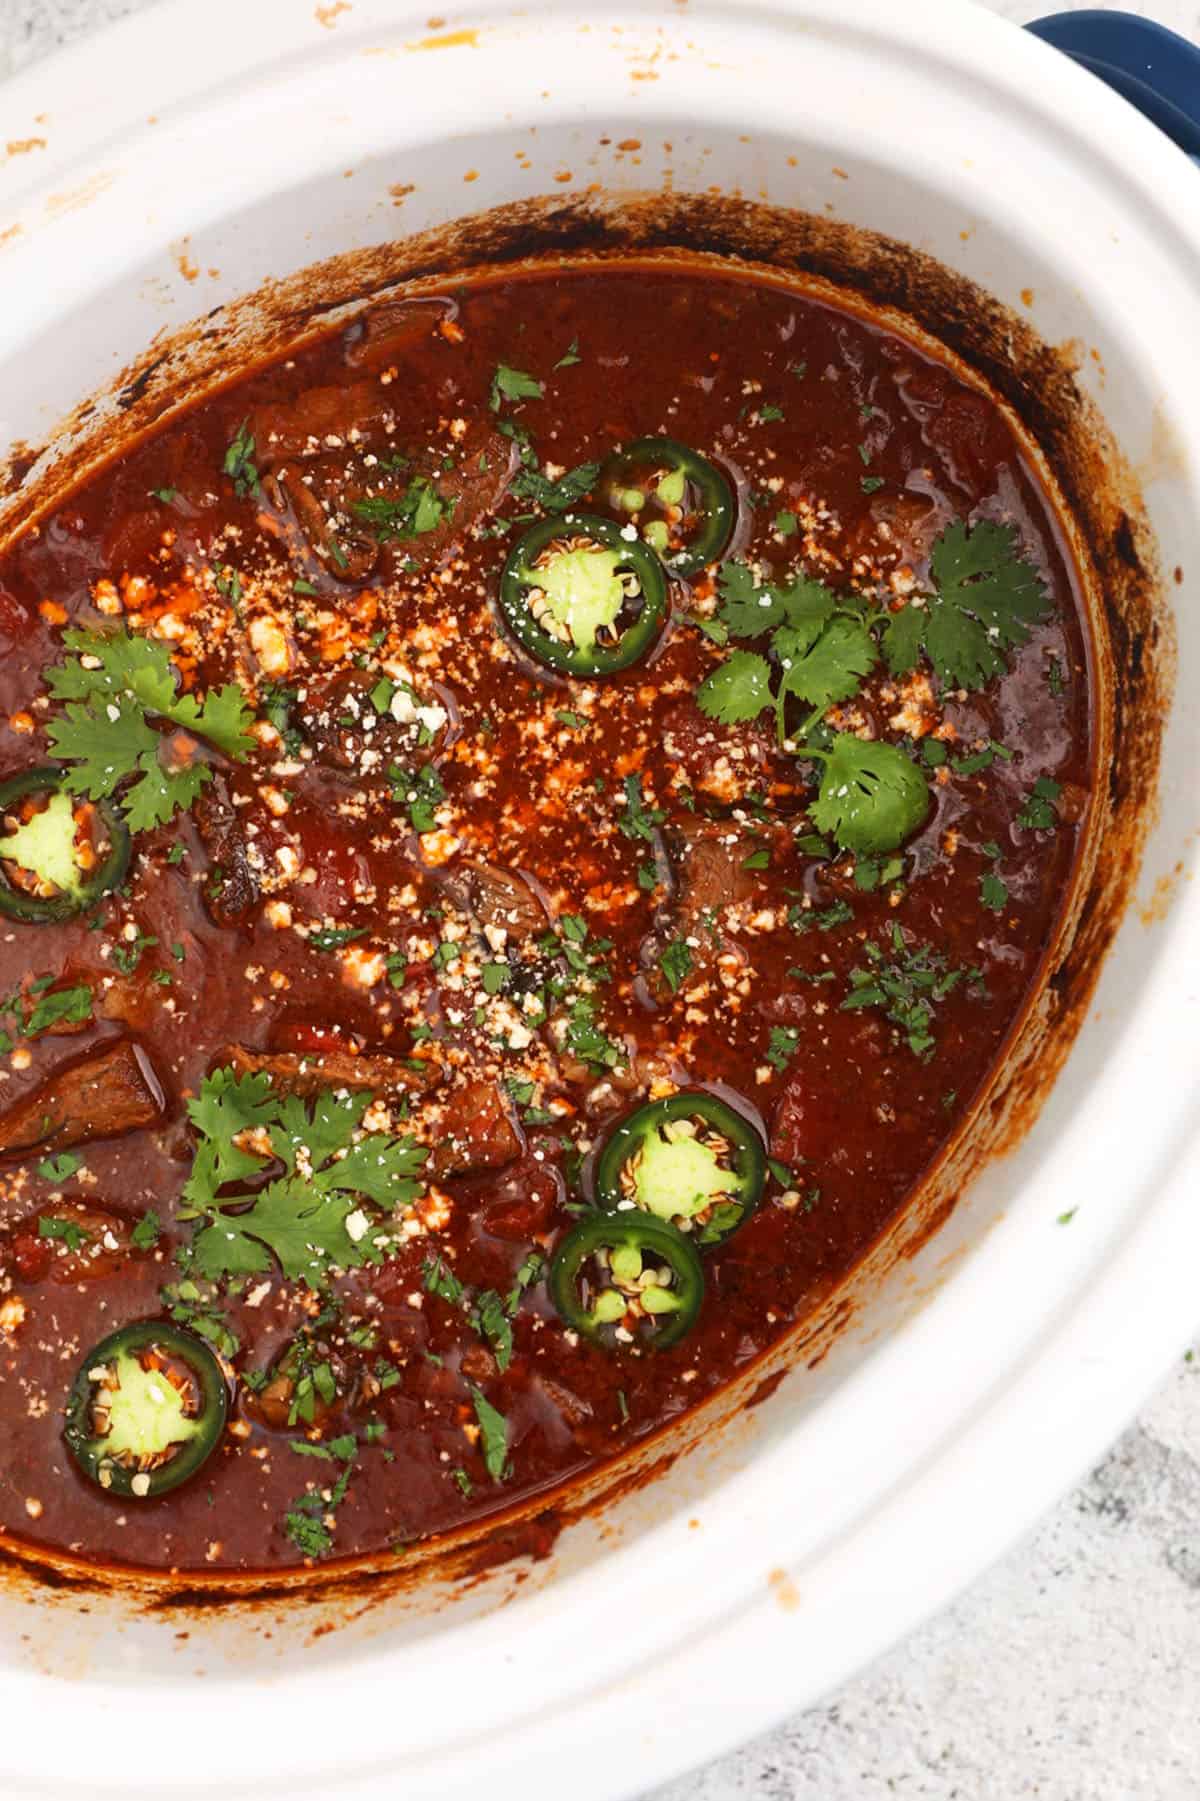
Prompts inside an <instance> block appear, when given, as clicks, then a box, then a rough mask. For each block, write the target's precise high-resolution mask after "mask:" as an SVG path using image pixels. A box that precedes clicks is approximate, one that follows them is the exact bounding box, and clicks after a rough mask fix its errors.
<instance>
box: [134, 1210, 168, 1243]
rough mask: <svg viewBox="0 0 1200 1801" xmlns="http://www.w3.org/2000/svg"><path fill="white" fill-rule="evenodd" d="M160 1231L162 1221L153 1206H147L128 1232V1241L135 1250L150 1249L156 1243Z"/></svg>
mask: <svg viewBox="0 0 1200 1801" xmlns="http://www.w3.org/2000/svg"><path fill="white" fill-rule="evenodd" d="M161 1231H162V1221H161V1220H160V1219H159V1217H158V1214H157V1213H156V1212H155V1211H154V1208H153V1207H148V1208H147V1209H146V1211H145V1213H143V1215H142V1217H141V1219H139V1221H138V1223H137V1225H136V1226H135V1227H134V1228H133V1231H132V1232H131V1233H130V1234H129V1242H130V1244H131V1245H132V1246H133V1248H134V1250H135V1251H152V1250H153V1249H154V1247H155V1245H156V1244H157V1243H158V1236H159V1233H160V1232H161Z"/></svg>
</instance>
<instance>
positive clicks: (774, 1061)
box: [766, 1026, 800, 1075]
mask: <svg viewBox="0 0 1200 1801" xmlns="http://www.w3.org/2000/svg"><path fill="white" fill-rule="evenodd" d="M799 1043H800V1033H799V1031H798V1029H797V1028H796V1027H795V1026H772V1027H771V1039H770V1043H769V1044H768V1046H767V1053H766V1056H767V1062H768V1063H769V1064H770V1065H771V1067H772V1069H775V1070H778V1072H779V1074H780V1075H782V1074H783V1073H784V1071H785V1070H786V1068H787V1066H788V1064H789V1063H790V1062H791V1060H792V1058H793V1057H794V1056H795V1054H796V1049H797V1046H798V1045H799Z"/></svg>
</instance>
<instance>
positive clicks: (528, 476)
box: [510, 463, 600, 513]
mask: <svg viewBox="0 0 1200 1801" xmlns="http://www.w3.org/2000/svg"><path fill="white" fill-rule="evenodd" d="M599 473H600V465H599V463H580V464H579V466H578V468H576V469H568V470H567V473H566V474H565V475H562V476H560V477H559V478H558V480H557V481H551V480H550V479H549V477H548V476H545V475H543V474H542V473H541V470H540V469H538V468H537V467H536V466H535V467H533V468H529V469H518V471H517V473H516V475H515V476H514V477H513V481H512V488H511V490H510V492H511V493H512V494H513V495H514V496H515V498H516V499H517V500H528V501H530V502H532V504H533V505H534V506H539V507H543V508H544V509H545V511H546V512H548V513H565V512H566V510H567V508H568V507H571V506H574V505H575V503H576V502H577V501H579V500H582V498H583V496H584V495H585V494H586V493H587V492H588V489H589V488H593V487H594V486H595V485H596V477H597V476H598V475H599Z"/></svg>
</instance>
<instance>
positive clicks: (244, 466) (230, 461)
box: [221, 419, 258, 500]
mask: <svg viewBox="0 0 1200 1801" xmlns="http://www.w3.org/2000/svg"><path fill="white" fill-rule="evenodd" d="M255 455H256V447H255V443H254V439H253V437H252V436H251V434H250V422H249V420H248V419H243V420H242V423H241V424H240V425H239V426H238V428H237V431H236V433H235V434H234V437H233V439H232V441H231V442H230V445H229V448H228V449H227V450H226V452H225V460H224V462H223V463H222V464H221V471H222V473H223V474H224V475H227V476H228V477H229V479H230V481H231V482H232V483H233V491H234V493H235V494H236V495H237V497H238V499H239V500H244V499H245V497H246V495H247V494H254V493H256V492H257V491H258V470H257V469H256V468H255V466H254V458H255Z"/></svg>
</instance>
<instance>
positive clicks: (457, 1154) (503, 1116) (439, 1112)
mask: <svg viewBox="0 0 1200 1801" xmlns="http://www.w3.org/2000/svg"><path fill="white" fill-rule="evenodd" d="M416 1129H417V1136H418V1137H425V1138H428V1139H429V1140H430V1141H431V1142H432V1150H431V1153H430V1158H429V1164H428V1170H429V1174H430V1175H431V1176H436V1177H442V1176H463V1175H467V1174H468V1173H469V1172H470V1171H472V1170H477V1169H500V1168H501V1167H502V1166H503V1165H504V1164H505V1163H511V1162H513V1160H514V1159H515V1158H517V1157H519V1156H520V1155H521V1149H522V1146H521V1137H520V1133H519V1132H518V1131H517V1128H516V1126H515V1125H514V1123H513V1112H512V1104H511V1102H510V1101H509V1100H508V1097H507V1096H506V1095H505V1094H504V1092H503V1090H502V1089H500V1088H499V1087H498V1086H497V1084H496V1083H495V1082H488V1081H484V1080H472V1081H468V1082H466V1083H464V1085H463V1086H462V1087H461V1088H457V1089H455V1091H454V1093H453V1094H451V1095H449V1096H448V1097H447V1099H446V1101H445V1103H444V1105H442V1106H439V1107H438V1108H436V1109H431V1110H430V1113H429V1115H428V1116H427V1117H426V1118H425V1119H424V1120H423V1121H422V1120H418V1121H417V1122H416Z"/></svg>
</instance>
